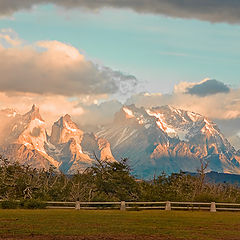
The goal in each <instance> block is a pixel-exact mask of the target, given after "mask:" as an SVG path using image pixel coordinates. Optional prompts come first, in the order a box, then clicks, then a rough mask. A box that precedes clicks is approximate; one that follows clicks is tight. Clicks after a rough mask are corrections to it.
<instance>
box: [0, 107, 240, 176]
mask: <svg viewBox="0 0 240 240" xmlns="http://www.w3.org/2000/svg"><path fill="white" fill-rule="evenodd" d="M0 120H1V121H2V126H4V127H2V128H1V130H2V131H1V132H2V134H1V138H0V152H1V154H2V155H4V156H6V157H7V158H8V159H9V160H10V161H18V162H20V163H21V164H28V165H31V166H32V167H36V168H45V169H49V168H50V166H55V167H56V169H58V170H59V171H62V172H64V173H67V174H72V173H75V172H77V171H80V172H82V171H84V170H85V169H86V168H87V167H89V166H91V165H93V164H94V163H95V156H96V157H97V158H99V159H100V160H102V161H116V160H115V157H116V158H117V159H121V158H124V157H127V158H129V161H130V165H131V168H132V169H133V170H134V174H137V175H138V177H143V178H151V177H153V176H154V175H155V174H159V173H161V172H162V171H165V172H166V173H172V172H179V171H180V170H183V171H190V172H196V170H197V168H199V166H200V160H201V159H204V160H206V161H208V162H209V170H213V171H217V172H226V173H240V153H239V152H236V151H235V149H234V148H233V147H232V146H231V144H230V143H229V142H228V141H227V139H226V138H225V137H224V136H223V134H222V133H221V131H220V130H219V128H218V127H217V125H216V124H215V123H214V122H212V121H211V120H209V119H208V118H206V117H204V116H201V115H200V114H197V113H193V112H189V111H184V110H180V109H176V108H173V107H170V106H162V107H155V108H149V109H144V108H137V107H136V106H134V105H130V106H124V107H123V108H122V109H121V110H120V111H119V112H117V113H116V114H115V119H114V121H113V123H112V124H110V125H107V126H104V127H102V128H101V129H100V130H99V131H98V132H97V133H95V134H94V133H85V132H83V131H82V130H81V129H79V128H78V126H77V125H76V124H75V123H74V122H73V121H72V120H71V117H70V116H69V115H65V116H63V117H61V118H60V119H59V120H58V121H56V122H55V123H54V124H53V126H52V131H51V134H50V135H48V134H47V132H46V126H45V121H44V120H43V119H42V117H41V115H40V112H39V109H38V108H37V107H36V106H35V105H33V107H32V109H31V110H30V111H29V112H28V113H26V114H24V115H21V114H18V113H17V112H16V111H14V110H12V109H6V110H1V111H0Z"/></svg>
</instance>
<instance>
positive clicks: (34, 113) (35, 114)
mask: <svg viewBox="0 0 240 240" xmlns="http://www.w3.org/2000/svg"><path fill="white" fill-rule="evenodd" d="M23 117H25V118H26V120H28V121H31V120H35V119H38V120H40V121H42V122H44V120H43V118H42V116H41V115H40V111H39V107H37V106H36V105H35V104H33V106H32V109H31V110H30V111H29V112H27V113H26V114H25V115H24V116H23Z"/></svg>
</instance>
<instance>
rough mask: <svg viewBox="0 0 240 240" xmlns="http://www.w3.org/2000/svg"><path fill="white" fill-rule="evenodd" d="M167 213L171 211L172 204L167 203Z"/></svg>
mask: <svg viewBox="0 0 240 240" xmlns="http://www.w3.org/2000/svg"><path fill="white" fill-rule="evenodd" d="M165 210H166V211H171V202H169V201H167V202H166V206H165Z"/></svg>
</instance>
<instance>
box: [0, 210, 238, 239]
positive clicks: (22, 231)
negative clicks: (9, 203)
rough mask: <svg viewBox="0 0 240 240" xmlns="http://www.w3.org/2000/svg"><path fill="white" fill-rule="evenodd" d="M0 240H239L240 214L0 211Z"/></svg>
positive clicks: (155, 211)
mask: <svg viewBox="0 0 240 240" xmlns="http://www.w3.org/2000/svg"><path fill="white" fill-rule="evenodd" d="M0 239H41V240H42V239H85V240H88V239H91V240H93V239H101V240H102V239H104V240H105V239H114V240H115V239H116V240H118V239H123V240H124V239H129V240H130V239H131V240H132V239H136V240H137V239H139V240H141V239H151V240H160V239H163V240H165V239H169V240H170V239H197V240H198V239H199V240H200V239H204V240H207V239H224V240H230V239H231V240H239V239H240V213H230V212H228V213H220V212H217V213H210V212H197V211H196V212H191V211H189V212H183V211H171V212H165V211H157V210H154V211H126V212H121V211H117V210H99V211H94V210H80V211H76V210H0Z"/></svg>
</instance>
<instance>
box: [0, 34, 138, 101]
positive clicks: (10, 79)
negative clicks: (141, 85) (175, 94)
mask: <svg viewBox="0 0 240 240" xmlns="http://www.w3.org/2000/svg"><path fill="white" fill-rule="evenodd" d="M12 35H13V32H10V30H9V31H6V30H2V31H1V33H0V40H1V39H2V40H4V41H5V44H4V43H2V45H0V72H1V79H0V91H5V92H22V93H26V92H28V93H37V94H57V95H65V96H79V95H102V94H110V95H111V94H116V93H120V94H121V93H125V92H123V86H125V85H127V86H128V88H127V91H131V90H133V89H134V87H135V86H136V85H137V82H138V81H137V79H136V78H135V77H134V76H131V75H127V74H123V73H121V72H119V71H113V70H112V69H110V68H108V67H105V66H101V67H100V66H98V65H96V64H94V63H93V62H91V61H89V60H87V59H86V58H85V56H84V55H83V54H81V53H80V52H79V51H78V49H76V48H75V47H73V46H71V45H69V44H66V43H62V42H59V41H39V42H37V43H34V44H27V43H24V41H22V40H20V39H19V38H18V37H15V38H14V37H13V36H12ZM0 43H1V42H0ZM6 44H7V46H6ZM124 90H126V89H124Z"/></svg>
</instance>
